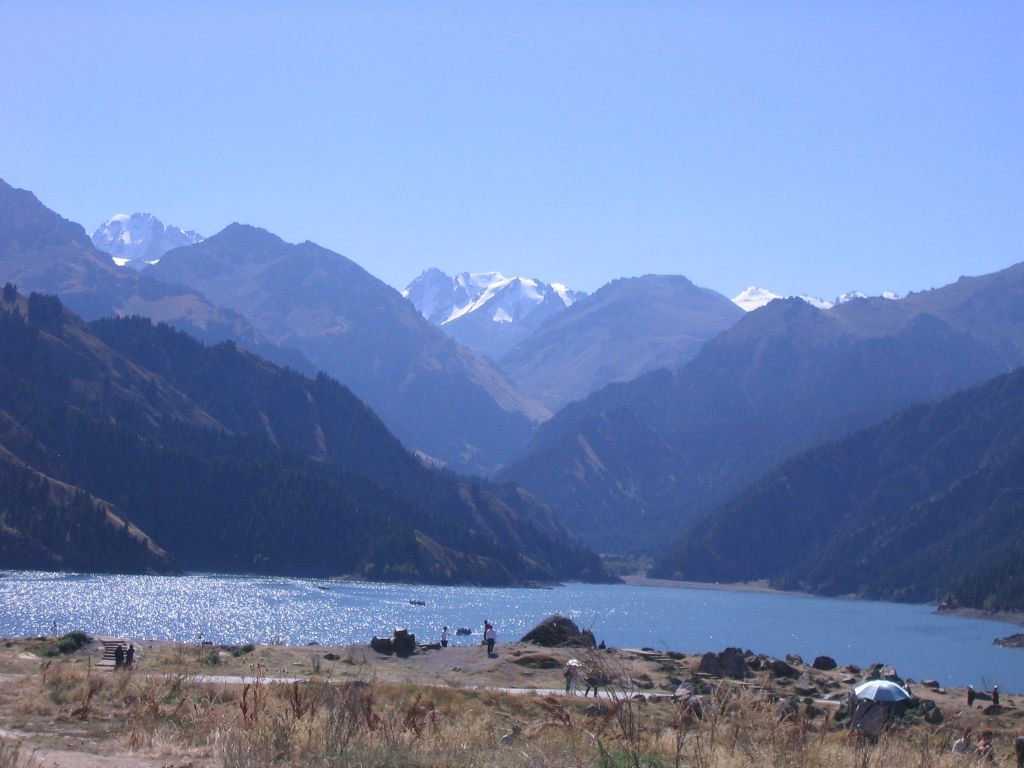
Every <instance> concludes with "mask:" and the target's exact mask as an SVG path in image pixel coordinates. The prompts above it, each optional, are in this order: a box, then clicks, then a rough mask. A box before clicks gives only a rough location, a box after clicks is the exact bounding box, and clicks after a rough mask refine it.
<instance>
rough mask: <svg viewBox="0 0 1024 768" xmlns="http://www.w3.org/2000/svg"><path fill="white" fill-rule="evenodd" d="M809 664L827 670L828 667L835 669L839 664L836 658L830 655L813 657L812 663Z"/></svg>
mask: <svg viewBox="0 0 1024 768" xmlns="http://www.w3.org/2000/svg"><path fill="white" fill-rule="evenodd" d="M811 666H812V667H814V668H815V669H820V670H822V671H828V670H830V669H835V668H836V667H837V666H839V665H838V664H836V660H835V659H833V658H832V657H831V656H818V657H817V658H815V659H814V663H813V664H812V665H811Z"/></svg>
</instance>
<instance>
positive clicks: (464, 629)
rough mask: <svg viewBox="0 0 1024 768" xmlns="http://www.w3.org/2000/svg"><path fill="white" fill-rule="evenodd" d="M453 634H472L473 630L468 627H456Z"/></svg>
mask: <svg viewBox="0 0 1024 768" xmlns="http://www.w3.org/2000/svg"><path fill="white" fill-rule="evenodd" d="M455 634H456V635H472V634H473V630H472V629H470V628H469V627H459V628H458V629H456V630H455Z"/></svg>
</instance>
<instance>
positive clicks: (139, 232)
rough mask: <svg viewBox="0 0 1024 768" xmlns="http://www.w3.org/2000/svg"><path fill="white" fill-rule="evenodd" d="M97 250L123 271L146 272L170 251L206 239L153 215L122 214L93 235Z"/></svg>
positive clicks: (109, 220)
mask: <svg viewBox="0 0 1024 768" xmlns="http://www.w3.org/2000/svg"><path fill="white" fill-rule="evenodd" d="M91 239H92V244H93V245H94V246H96V248H97V250H100V251H103V252H105V253H109V254H110V255H111V257H112V258H113V260H114V263H115V264H116V265H117V266H119V267H131V268H132V269H143V268H145V267H146V266H147V265H148V264H155V263H156V262H157V261H159V260H160V257H161V256H163V255H164V254H165V253H167V251H170V250H172V249H174V248H181V247H182V246H185V245H193V244H194V243H198V242H201V241H202V239H203V236H202V235H200V234H199V233H197V232H192V231H191V230H183V229H181V228H180V227H175V226H172V225H167V226H164V224H163V222H162V221H160V219H158V218H157V217H156V216H154V215H153V214H151V213H133V214H131V215H130V216H129V215H128V214H126V213H118V214H116V215H114V216H111V217H110V218H109V219H107V220H106V221H105V222H103V224H101V225H100V226H99V228H98V229H97V230H96V231H95V232H93V233H92V238H91Z"/></svg>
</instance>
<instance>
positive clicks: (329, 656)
mask: <svg viewBox="0 0 1024 768" xmlns="http://www.w3.org/2000/svg"><path fill="white" fill-rule="evenodd" d="M324 658H325V659H327V660H328V661H341V656H339V655H338V654H336V653H325V654H324Z"/></svg>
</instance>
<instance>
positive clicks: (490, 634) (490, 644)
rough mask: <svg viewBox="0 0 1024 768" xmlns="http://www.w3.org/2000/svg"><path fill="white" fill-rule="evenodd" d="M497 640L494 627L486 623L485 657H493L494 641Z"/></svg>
mask: <svg viewBox="0 0 1024 768" xmlns="http://www.w3.org/2000/svg"><path fill="white" fill-rule="evenodd" d="M497 639H498V633H497V632H495V631H494V625H493V624H491V623H490V622H487V624H486V627H485V629H484V642H486V643H487V655H488V656H493V655H494V641H495V640H497Z"/></svg>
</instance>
